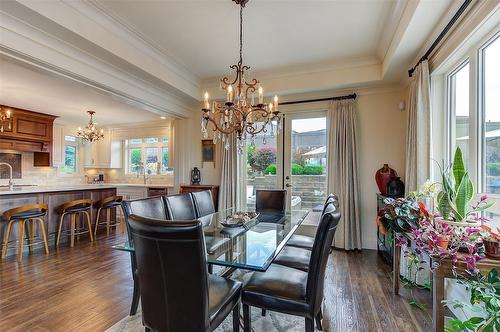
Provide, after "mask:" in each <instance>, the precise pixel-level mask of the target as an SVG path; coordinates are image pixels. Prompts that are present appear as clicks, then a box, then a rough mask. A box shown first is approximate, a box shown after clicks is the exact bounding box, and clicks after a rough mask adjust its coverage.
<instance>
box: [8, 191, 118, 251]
mask: <svg viewBox="0 0 500 332" xmlns="http://www.w3.org/2000/svg"><path fill="white" fill-rule="evenodd" d="M121 202H122V196H116V195H114V196H110V197H106V198H103V199H101V200H99V201H97V202H93V201H92V200H91V199H78V200H73V201H70V202H67V203H64V204H62V205H61V206H59V207H58V212H59V214H60V216H59V220H58V231H57V240H56V246H59V242H60V240H61V234H65V235H69V236H70V245H71V247H73V246H74V243H75V236H78V237H79V236H80V235H82V234H88V235H89V237H90V241H91V242H93V241H94V235H95V234H97V228H98V227H106V234H107V235H109V230H110V228H111V227H117V226H120V227H121V229H122V231H124V230H125V228H124V226H123V225H124V224H123V223H122V222H120V221H118V220H115V221H112V220H111V209H112V208H115V207H120V208H121ZM92 206H94V208H96V209H97V217H96V220H95V223H94V227H92V221H91V217H90V209H91V207H92ZM47 211H48V206H47V204H31V205H25V206H20V207H16V208H13V209H10V210H7V211H5V212H4V213H3V214H2V222H5V223H6V224H7V225H6V228H5V234H4V237H3V241H2V258H5V256H6V255H7V248H8V247H9V244H13V243H15V242H17V255H18V261H21V260H22V257H23V247H24V246H25V245H26V246H28V248H29V251H30V253H31V252H32V249H33V246H35V245H37V244H40V243H43V245H44V248H45V253H46V254H48V253H49V245H48V240H47V231H46V226H45V221H46V216H47ZM103 211H104V212H106V220H105V221H104V222H103V221H99V217H100V215H101V213H102V212H103ZM82 217H83V218H84V219H85V222H86V224H87V228H85V227H82V225H81V220H82ZM68 220H69V225H67V227H66V230H64V229H63V228H65V225H64V224H65V223H67V222H66V221H68ZM14 224H17V228H18V232H19V235H18V240H17V241H9V238H10V234H11V230H12V226H13V225H14ZM36 225H38V227H39V228H40V233H41V235H42V236H41V240H38V239H37V238H36V237H35V226H36ZM92 233H93V234H92ZM25 238H26V239H27V244H25V243H24V240H25Z"/></svg>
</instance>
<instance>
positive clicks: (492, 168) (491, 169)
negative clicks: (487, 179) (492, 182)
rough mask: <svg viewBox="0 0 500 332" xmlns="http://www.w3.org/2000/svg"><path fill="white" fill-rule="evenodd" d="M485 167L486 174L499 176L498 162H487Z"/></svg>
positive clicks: (499, 167) (499, 164) (499, 165)
mask: <svg viewBox="0 0 500 332" xmlns="http://www.w3.org/2000/svg"><path fill="white" fill-rule="evenodd" d="M486 167H487V172H488V175H491V176H500V163H488V164H487V165H486Z"/></svg>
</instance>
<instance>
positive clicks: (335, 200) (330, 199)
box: [322, 194, 339, 215]
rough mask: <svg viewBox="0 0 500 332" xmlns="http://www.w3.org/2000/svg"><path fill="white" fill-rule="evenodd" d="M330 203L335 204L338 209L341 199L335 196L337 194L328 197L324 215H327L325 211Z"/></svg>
mask: <svg viewBox="0 0 500 332" xmlns="http://www.w3.org/2000/svg"><path fill="white" fill-rule="evenodd" d="M328 203H333V205H335V207H336V208H338V207H339V198H338V196H337V195H335V194H329V195H328V196H327V197H326V200H325V205H324V206H323V212H322V215H323V214H324V213H325V209H326V207H327V206H328Z"/></svg>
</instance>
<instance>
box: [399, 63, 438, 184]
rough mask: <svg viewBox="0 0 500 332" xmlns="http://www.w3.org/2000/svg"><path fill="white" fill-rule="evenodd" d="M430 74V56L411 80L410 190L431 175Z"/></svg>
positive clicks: (407, 173) (407, 181) (407, 175)
mask: <svg viewBox="0 0 500 332" xmlns="http://www.w3.org/2000/svg"><path fill="white" fill-rule="evenodd" d="M431 141H432V137H431V102H430V76H429V63H428V62H427V60H425V61H423V62H422V63H421V64H419V65H418V66H417V67H416V68H415V71H414V72H413V76H412V79H411V82H410V92H409V96H408V118H407V123H406V169H405V189H406V194H408V193H410V192H412V191H415V190H417V189H418V187H419V186H420V185H422V184H423V183H424V182H425V181H426V180H427V179H429V175H430V156H431V152H432V151H431V144H430V142H431Z"/></svg>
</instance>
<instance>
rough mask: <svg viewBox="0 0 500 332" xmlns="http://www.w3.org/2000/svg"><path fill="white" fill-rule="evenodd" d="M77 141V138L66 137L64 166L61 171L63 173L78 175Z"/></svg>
mask: <svg viewBox="0 0 500 332" xmlns="http://www.w3.org/2000/svg"><path fill="white" fill-rule="evenodd" d="M76 151H77V140H76V137H75V136H68V135H66V136H64V165H63V166H62V167H61V169H60V171H61V172H62V173H67V174H71V173H76V170H77V169H76V165H77V153H76Z"/></svg>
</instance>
